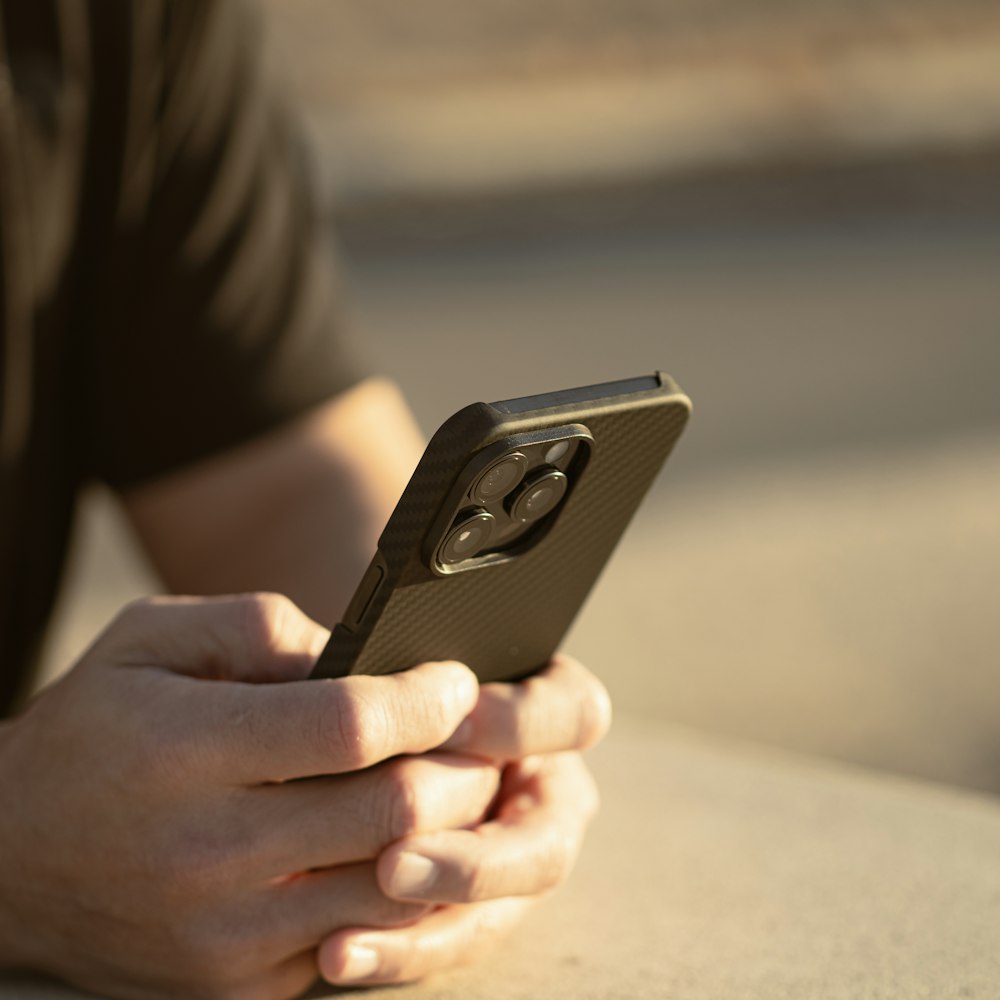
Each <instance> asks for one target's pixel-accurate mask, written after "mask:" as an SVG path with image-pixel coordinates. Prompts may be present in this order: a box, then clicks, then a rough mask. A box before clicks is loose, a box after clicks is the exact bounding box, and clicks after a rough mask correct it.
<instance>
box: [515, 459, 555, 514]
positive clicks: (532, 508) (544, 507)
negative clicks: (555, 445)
mask: <svg viewBox="0 0 1000 1000" xmlns="http://www.w3.org/2000/svg"><path fill="white" fill-rule="evenodd" d="M568 486H569V480H568V479H567V478H566V476H565V474H563V473H562V472H560V471H559V470H558V469H550V470H549V471H548V472H543V473H542V474H541V475H539V476H535V478H534V479H532V480H531V481H530V482H529V483H528V484H527V485H526V486H525V487H524V489H522V490H521V492H520V493H519V494H518V496H517V499H516V500H515V501H514V504H513V506H512V507H511V510H510V513H511V517H513V518H514V520H515V521H522V522H524V521H537V520H538V519H539V518H542V517H545V515H546V514H548V513H549V512H550V511H553V510H555V509H556V507H558V506H559V501H560V500H562V498H563V497H564V496H565V495H566V489H567V487H568Z"/></svg>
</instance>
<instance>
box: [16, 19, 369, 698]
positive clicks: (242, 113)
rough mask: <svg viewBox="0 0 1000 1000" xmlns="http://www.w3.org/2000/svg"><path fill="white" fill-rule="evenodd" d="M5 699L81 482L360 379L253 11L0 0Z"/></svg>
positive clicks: (53, 573) (187, 449) (253, 422)
mask: <svg viewBox="0 0 1000 1000" xmlns="http://www.w3.org/2000/svg"><path fill="white" fill-rule="evenodd" d="M0 31H2V34H0V332H2V353H0V366H2V373H0V377H2V382H0V385H2V391H3V397H2V408H0V474H2V482H0V714H2V713H4V712H6V711H7V710H8V709H9V706H10V704H11V702H12V699H13V697H14V695H15V693H16V691H17V689H18V687H19V686H21V685H22V684H23V683H24V678H25V675H26V672H27V670H28V669H29V667H30V665H31V664H32V662H33V660H34V657H35V654H36V650H37V646H38V643H39V639H40V637H41V635H42V633H43V630H44V626H45V623H46V620H47V618H48V615H49V612H50V609H51V605H52V601H53V595H54V593H55V589H56V585H57V582H58V577H59V572H60V569H61V565H62V561H63V556H64V550H65V546H66V541H67V537H68V533H69V528H70V522H71V518H72V512H73V507H74V502H75V497H76V495H77V493H78V491H79V489H80V487H81V486H82V485H83V484H85V483H86V482H88V481H92V480H101V481H104V482H106V483H108V484H110V485H111V486H112V487H114V488H118V489H120V488H123V487H127V486H130V485H134V484H136V483H139V482H142V481H144V480H148V479H150V478H151V477H156V476H158V475H162V474H164V473H167V472H169V471H171V470H173V469H175V468H178V467H180V466H183V465H185V464H187V463H190V462H193V461H196V460H198V459H201V458H204V457H206V456H208V455H210V454H211V453H213V452H216V451H219V450H221V449H225V448H227V447H229V446H232V445H234V444H237V443H238V442H240V441H243V440H245V439H247V438H249V437H252V436H253V435H256V434H258V433H261V432H263V431H264V430H266V429H269V428H272V427H274V426H275V425H276V424H278V423H280V422H282V421H285V420H288V419H290V418H291V417H294V416H295V415H298V414H300V413H302V412H304V411H305V410H307V409H309V408H310V407H312V406H315V405H317V404H318V403H319V402H321V401H323V400H325V399H328V398H329V397H330V396H332V395H334V394H336V393H337V392H339V391H341V390H342V389H344V388H346V387H347V386H348V385H349V384H351V383H352V382H353V381H355V380H356V378H357V377H358V375H359V372H358V369H357V368H356V367H355V365H354V363H353V362H352V360H351V359H350V358H349V357H348V356H347V355H346V352H345V349H344V347H343V344H342V337H341V336H340V333H339V331H338V330H337V329H336V313H335V309H334V288H333V284H332V276H333V267H332V261H331V248H330V246H329V242H328V240H327V238H326V237H325V235H324V232H323V229H322V227H321V225H320V222H319V219H318V215H317V211H316V206H315V204H314V200H313V198H312V196H311V193H310V185H309V183H308V177H307V170H306V163H305V160H304V158H303V155H302V149H301V147H300V145H299V142H298V140H297V135H296V133H295V129H294V128H293V127H292V125H291V124H290V118H289V115H288V114H287V113H286V111H285V109H284V108H282V107H281V105H280V103H279V101H278V100H277V99H276V98H275V95H274V94H273V93H272V92H271V90H270V89H269V88H268V86H267V83H266V80H265V78H264V75H263V74H262V72H261V71H260V67H259V65H258V52H257V50H258V46H257V44H256V41H257V39H256V31H257V26H256V22H255V21H254V19H253V18H251V17H248V16H247V15H246V11H245V10H243V8H242V7H241V6H240V5H239V4H238V3H235V2H227V0H219V2H208V0H142V2H135V3H133V2H131V0H92V2H89V3H86V2H83V0H79V2H70V3H59V2H58V0H11V2H3V0H0Z"/></svg>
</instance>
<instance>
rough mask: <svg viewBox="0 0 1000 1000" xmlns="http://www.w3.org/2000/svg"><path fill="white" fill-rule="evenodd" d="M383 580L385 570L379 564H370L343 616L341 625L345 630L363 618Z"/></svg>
mask: <svg viewBox="0 0 1000 1000" xmlns="http://www.w3.org/2000/svg"><path fill="white" fill-rule="evenodd" d="M384 579H385V569H384V568H383V567H382V566H381V565H380V564H379V563H372V564H371V566H369V567H368V571H367V572H366V573H365V575H364V577H363V578H362V580H361V583H360V584H358V589H357V590H356V591H355V593H354V597H353V598H352V599H351V604H350V607H349V608H348V609H347V611H346V612H345V614H344V621H343V625H344V626H345V627H346V628H354V627H356V626H357V625H358V624H359V623H360V622H361V619H362V618H364V616H365V612H366V611H367V610H368V609H369V608H370V607H371V605H372V601H373V600H375V595H376V594H377V593H378V588H379V587H381V586H382V581H383V580H384Z"/></svg>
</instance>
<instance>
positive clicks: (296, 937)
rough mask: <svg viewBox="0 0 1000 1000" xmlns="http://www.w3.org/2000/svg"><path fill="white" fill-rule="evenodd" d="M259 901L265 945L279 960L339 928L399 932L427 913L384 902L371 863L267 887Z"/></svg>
mask: <svg viewBox="0 0 1000 1000" xmlns="http://www.w3.org/2000/svg"><path fill="white" fill-rule="evenodd" d="M263 899H265V900H266V924H265V927H266V933H265V936H266V939H267V941H268V942H269V947H273V948H274V949H275V950H276V951H277V953H278V954H283V955H291V954H295V953H298V952H301V951H304V950H305V949H306V948H315V947H316V942H317V941H321V940H322V939H323V938H324V937H326V935H328V934H330V933H331V932H333V931H335V930H339V929H341V928H343V927H358V926H364V927H379V928H388V927H402V926H405V925H408V924H411V923H413V922H414V921H415V920H417V919H418V918H420V917H422V916H424V915H425V914H426V913H427V912H428V911H429V909H430V904H429V903H409V902H401V901H399V900H395V899H389V898H388V897H387V896H386V895H385V893H384V892H382V889H381V888H380V887H379V884H378V879H377V878H376V877H375V866H374V864H373V863H371V862H364V863H361V864H355V865H341V866H339V867H337V868H330V869H327V870H325V871H318V872H309V873H306V874H304V875H296V876H292V877H290V878H287V879H282V880H280V881H277V882H275V883H274V884H272V885H270V886H268V887H267V890H266V893H264V894H263ZM314 969H315V966H314Z"/></svg>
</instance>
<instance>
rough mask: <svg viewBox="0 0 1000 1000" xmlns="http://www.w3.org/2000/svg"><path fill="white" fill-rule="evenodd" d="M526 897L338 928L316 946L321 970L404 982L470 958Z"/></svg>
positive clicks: (346, 978)
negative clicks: (397, 924)
mask: <svg viewBox="0 0 1000 1000" xmlns="http://www.w3.org/2000/svg"><path fill="white" fill-rule="evenodd" d="M533 902H534V901H533V900H530V899H495V900H490V901H489V902H488V903H474V904H472V905H470V906H447V907H444V908H443V909H439V910H436V911H435V912H433V913H431V914H430V915H429V916H426V917H423V918H422V919H421V920H419V921H418V922H417V923H416V924H414V925H413V926H411V927H402V928H397V929H396V930H389V931H364V930H348V931H338V932H337V933H335V934H333V935H331V936H330V937H329V938H327V939H326V940H325V941H324V942H323V943H322V944H321V945H320V948H319V953H318V956H317V957H318V963H319V970H320V973H321V975H322V976H323V978H324V979H326V980H327V982H329V983H332V984H334V985H343V986H346V985H350V984H361V983H364V984H375V983H405V982H411V981H413V980H415V979H422V978H423V977H424V976H428V975H430V974H431V973H433V972H437V971H440V970H442V969H447V968H451V967H453V966H455V965H461V964H464V963H466V962H473V961H475V960H476V959H478V958H479V957H480V956H481V955H482V954H484V953H485V952H487V951H489V950H490V949H491V948H493V947H495V946H496V945H497V944H498V943H499V942H500V941H502V940H503V938H504V937H506V936H507V934H509V933H510V931H512V930H513V929H514V927H515V926H516V925H517V923H518V922H519V921H520V920H521V918H522V917H523V916H524V914H525V913H526V912H527V911H528V909H529V908H530V907H531V906H532V904H533Z"/></svg>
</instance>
